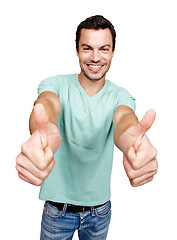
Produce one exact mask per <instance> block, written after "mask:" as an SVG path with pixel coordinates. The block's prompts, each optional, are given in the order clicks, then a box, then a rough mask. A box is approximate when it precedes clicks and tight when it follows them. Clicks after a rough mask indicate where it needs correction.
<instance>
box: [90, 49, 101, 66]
mask: <svg viewBox="0 0 177 240" xmlns="http://www.w3.org/2000/svg"><path fill="white" fill-rule="evenodd" d="M100 59H101V55H100V52H99V50H98V49H93V51H92V54H91V60H92V62H95V63H97V62H99V61H100Z"/></svg>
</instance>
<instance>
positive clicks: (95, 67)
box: [88, 65, 102, 69]
mask: <svg viewBox="0 0 177 240" xmlns="http://www.w3.org/2000/svg"><path fill="white" fill-rule="evenodd" d="M88 66H89V68H93V69H98V68H101V67H102V66H97V65H88Z"/></svg>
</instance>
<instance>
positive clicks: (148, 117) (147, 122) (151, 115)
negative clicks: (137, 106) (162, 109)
mask: <svg viewBox="0 0 177 240" xmlns="http://www.w3.org/2000/svg"><path fill="white" fill-rule="evenodd" d="M155 118H156V112H155V111H154V110H153V109H150V110H149V111H147V113H146V114H145V115H144V117H143V118H142V120H141V121H140V122H139V123H138V125H137V129H136V131H137V135H138V136H143V135H144V134H145V133H146V132H147V131H148V130H149V129H150V128H151V126H152V124H153V122H154V120H155Z"/></svg>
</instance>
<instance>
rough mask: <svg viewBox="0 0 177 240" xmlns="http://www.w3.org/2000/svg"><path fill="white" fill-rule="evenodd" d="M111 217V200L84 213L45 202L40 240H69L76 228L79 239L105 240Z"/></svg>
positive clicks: (65, 206)
mask: <svg viewBox="0 0 177 240" xmlns="http://www.w3.org/2000/svg"><path fill="white" fill-rule="evenodd" d="M110 219H111V202H110V201H109V202H107V203H106V204H104V205H103V206H101V207H99V208H97V209H94V208H93V207H92V208H91V210H90V211H86V212H84V213H69V212H67V204H65V205H64V208H63V210H62V211H60V210H58V209H57V208H56V207H54V206H52V205H51V204H50V203H48V202H46V203H45V205H44V211H43V216H42V223H41V238H40V239H41V240H49V239H55V240H59V239H62V240H71V239H72V237H73V235H74V232H75V231H76V230H78V236H79V239H80V240H96V239H97V240H98V239H99V240H105V239H106V237H107V233H108V228H109V223H110Z"/></svg>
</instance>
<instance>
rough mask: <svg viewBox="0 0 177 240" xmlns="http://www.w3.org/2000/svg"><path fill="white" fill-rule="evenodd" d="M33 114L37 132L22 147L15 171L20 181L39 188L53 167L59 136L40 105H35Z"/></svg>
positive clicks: (59, 142) (59, 141)
mask: <svg viewBox="0 0 177 240" xmlns="http://www.w3.org/2000/svg"><path fill="white" fill-rule="evenodd" d="M33 114H34V122H35V126H36V128H37V130H36V131H35V132H34V133H33V134H32V135H31V137H30V138H29V139H28V140H27V141H26V142H25V143H24V144H23V145H22V147H21V152H20V154H19V155H18V156H17V158H16V169H17V171H18V176H19V177H20V178H21V179H22V180H24V181H26V182H28V183H31V184H33V185H37V186H40V185H42V183H43V182H44V180H45V179H46V178H47V177H48V175H49V174H50V172H51V171H52V169H53V167H54V165H55V161H54V153H55V152H56V151H57V149H58V148H59V147H60V145H61V136H60V132H59V130H58V128H57V126H56V125H55V124H53V123H51V122H50V121H49V118H48V116H47V114H46V111H45V109H44V107H43V105H42V104H36V105H35V107H34V109H33Z"/></svg>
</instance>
